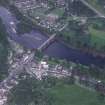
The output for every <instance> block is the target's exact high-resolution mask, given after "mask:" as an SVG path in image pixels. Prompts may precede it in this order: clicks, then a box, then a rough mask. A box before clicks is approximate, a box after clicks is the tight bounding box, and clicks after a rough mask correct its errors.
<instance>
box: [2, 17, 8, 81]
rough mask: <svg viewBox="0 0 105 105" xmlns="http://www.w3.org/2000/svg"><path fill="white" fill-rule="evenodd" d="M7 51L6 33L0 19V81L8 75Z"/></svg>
mask: <svg viewBox="0 0 105 105" xmlns="http://www.w3.org/2000/svg"><path fill="white" fill-rule="evenodd" d="M8 51H9V44H8V41H7V32H6V30H5V27H4V25H3V23H2V20H1V19H0V81H2V80H3V79H4V78H5V77H6V76H7V74H8V64H7V57H8Z"/></svg>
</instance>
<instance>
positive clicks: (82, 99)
mask: <svg viewBox="0 0 105 105" xmlns="http://www.w3.org/2000/svg"><path fill="white" fill-rule="evenodd" d="M49 93H50V94H51V95H52V96H53V97H54V103H53V105H105V101H101V100H99V99H98V98H99V96H98V93H96V92H92V91H88V90H85V89H83V88H80V87H78V86H76V85H60V86H55V87H54V88H51V89H50V91H49Z"/></svg>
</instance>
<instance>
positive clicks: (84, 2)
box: [80, 0, 105, 18]
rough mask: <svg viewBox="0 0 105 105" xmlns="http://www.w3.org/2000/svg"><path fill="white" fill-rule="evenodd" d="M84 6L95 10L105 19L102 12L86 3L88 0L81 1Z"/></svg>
mask: <svg viewBox="0 0 105 105" xmlns="http://www.w3.org/2000/svg"><path fill="white" fill-rule="evenodd" d="M80 1H81V2H82V3H83V4H84V5H86V6H87V7H89V8H90V9H91V10H93V11H94V12H95V13H96V14H97V15H98V16H99V17H102V18H105V15H104V14H102V13H101V12H99V11H98V10H97V9H95V8H94V7H92V6H91V5H90V4H89V3H88V2H86V0H80Z"/></svg>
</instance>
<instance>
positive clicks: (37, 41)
mask: <svg viewBox="0 0 105 105" xmlns="http://www.w3.org/2000/svg"><path fill="white" fill-rule="evenodd" d="M0 17H1V19H2V20H3V23H4V24H5V27H6V28H7V32H8V33H9V36H10V37H11V39H13V40H15V41H16V42H18V43H19V44H21V45H23V46H24V47H26V48H30V49H37V48H38V47H39V46H40V45H41V44H42V43H43V42H45V41H46V40H47V39H48V37H47V36H46V35H44V34H43V33H41V32H40V31H38V30H32V31H31V32H30V33H25V34H23V35H17V34H16V33H15V32H14V30H13V28H14V29H16V24H17V22H18V20H17V19H16V18H15V17H14V15H12V14H11V13H10V12H9V10H7V9H6V8H4V7H0ZM13 23H14V24H13ZM43 53H44V54H45V55H48V56H50V57H55V58H59V59H66V60H68V61H73V62H76V63H80V64H84V65H92V64H93V65H96V66H99V67H103V66H104V65H105V59H104V58H101V57H93V56H92V55H91V54H87V53H84V52H81V51H79V50H76V49H72V48H69V47H67V46H66V45H64V44H63V43H61V42H59V41H55V42H53V43H52V44H51V45H50V46H49V47H48V48H46V49H45V50H44V51H43Z"/></svg>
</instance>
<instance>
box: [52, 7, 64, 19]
mask: <svg viewBox="0 0 105 105" xmlns="http://www.w3.org/2000/svg"><path fill="white" fill-rule="evenodd" d="M51 13H53V14H56V15H58V16H59V17H62V15H63V14H64V10H63V9H62V8H56V9H54V10H53V11H51Z"/></svg>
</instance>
